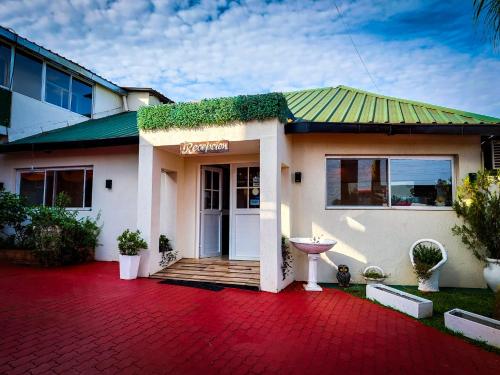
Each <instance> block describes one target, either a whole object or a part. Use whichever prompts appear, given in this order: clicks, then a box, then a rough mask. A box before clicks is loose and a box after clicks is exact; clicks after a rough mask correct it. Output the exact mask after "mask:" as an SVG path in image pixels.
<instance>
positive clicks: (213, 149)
mask: <svg viewBox="0 0 500 375" xmlns="http://www.w3.org/2000/svg"><path fill="white" fill-rule="evenodd" d="M180 151H181V155H198V154H218V153H222V152H228V151H229V141H206V142H184V143H181V145H180Z"/></svg>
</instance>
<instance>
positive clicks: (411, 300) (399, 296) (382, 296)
mask: <svg viewBox="0 0 500 375" xmlns="http://www.w3.org/2000/svg"><path fill="white" fill-rule="evenodd" d="M366 298H368V299H371V300H372V301H377V302H378V303H381V304H382V305H384V306H389V307H392V308H393V309H396V310H398V311H401V312H404V313H405V314H408V315H410V316H413V317H414V318H417V319H422V318H428V317H430V316H432V301H429V300H428V299H425V298H421V297H417V296H414V295H413V294H409V293H405V292H402V291H400V290H397V289H394V288H391V287H388V286H387V285H383V284H374V285H367V286H366Z"/></svg>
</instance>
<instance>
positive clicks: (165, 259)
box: [158, 234, 177, 267]
mask: <svg viewBox="0 0 500 375" xmlns="http://www.w3.org/2000/svg"><path fill="white" fill-rule="evenodd" d="M158 249H159V250H160V253H161V260H160V266H161V267H168V266H169V265H170V264H171V263H172V262H174V261H175V260H176V259H177V251H175V250H174V249H173V248H172V245H171V244H170V240H169V239H168V237H167V236H165V235H164V234H161V235H160V239H159V243H158Z"/></svg>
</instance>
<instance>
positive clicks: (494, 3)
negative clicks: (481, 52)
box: [473, 0, 500, 48]
mask: <svg viewBox="0 0 500 375" xmlns="http://www.w3.org/2000/svg"><path fill="white" fill-rule="evenodd" d="M473 6H474V20H475V21H476V22H478V21H479V20H480V19H483V20H484V22H485V24H486V26H487V28H488V29H489V32H490V33H491V41H492V43H493V47H494V48H496V47H498V46H500V0H473Z"/></svg>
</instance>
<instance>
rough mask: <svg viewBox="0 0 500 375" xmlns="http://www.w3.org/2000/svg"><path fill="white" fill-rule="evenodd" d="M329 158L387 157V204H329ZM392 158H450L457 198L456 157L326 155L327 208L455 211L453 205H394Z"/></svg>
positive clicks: (453, 196) (453, 190) (453, 187)
mask: <svg viewBox="0 0 500 375" xmlns="http://www.w3.org/2000/svg"><path fill="white" fill-rule="evenodd" d="M328 159H351V160H359V159H385V160H387V194H388V202H387V206H353V205H345V206H341V205H337V206H334V205H328V204H327V202H328V200H327V198H328V180H327V178H326V175H327V167H328ZM391 160H449V161H450V162H451V197H452V200H454V198H455V192H456V180H455V157H454V156H448V155H435V156H433V155H415V156H412V155H359V156H358V155H325V165H324V174H323V176H324V178H325V185H324V186H325V194H324V202H325V210H410V211H414V210H416V211H453V207H452V206H443V207H439V206H393V205H392V203H391V201H392V179H391Z"/></svg>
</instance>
